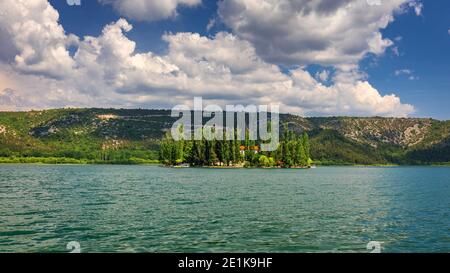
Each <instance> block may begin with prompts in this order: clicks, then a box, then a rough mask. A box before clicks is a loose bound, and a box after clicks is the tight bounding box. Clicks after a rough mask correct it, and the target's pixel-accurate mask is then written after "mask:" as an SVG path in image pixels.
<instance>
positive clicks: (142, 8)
mask: <svg viewBox="0 0 450 273" xmlns="http://www.w3.org/2000/svg"><path fill="white" fill-rule="evenodd" d="M99 1H100V3H103V4H110V5H112V6H113V7H114V9H115V10H117V11H118V12H119V13H120V14H121V15H123V16H126V17H127V18H130V19H134V20H138V21H156V20H161V19H167V18H170V17H174V16H176V14H177V8H178V7H179V6H188V7H193V6H196V5H199V4H200V3H201V0H99Z"/></svg>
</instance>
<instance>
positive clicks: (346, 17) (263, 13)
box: [218, 0, 422, 66]
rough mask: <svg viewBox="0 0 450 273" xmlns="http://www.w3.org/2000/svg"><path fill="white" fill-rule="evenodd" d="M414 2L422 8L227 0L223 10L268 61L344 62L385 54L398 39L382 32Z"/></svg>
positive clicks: (349, 0) (343, 1) (395, 1)
mask: <svg viewBox="0 0 450 273" xmlns="http://www.w3.org/2000/svg"><path fill="white" fill-rule="evenodd" d="M413 3H414V6H413V7H414V8H415V9H420V10H421V7H422V6H421V4H419V3H418V2H416V1H411V0H389V1H376V2H375V4H374V2H373V1H372V2H370V3H369V2H368V1H362V0H332V1H331V0H298V1H290V0H224V1H222V2H220V4H219V11H218V13H219V16H220V18H221V19H222V21H223V22H224V23H225V24H226V25H228V26H229V27H230V28H231V29H232V30H233V33H235V34H236V35H237V36H238V37H240V38H242V39H245V40H248V41H251V42H252V43H253V44H254V45H255V47H256V50H257V52H258V54H259V55H261V56H262V57H263V58H264V59H265V60H267V61H269V62H272V63H278V64H287V65H308V64H320V65H325V66H339V65H348V64H355V63H358V61H360V60H361V59H362V58H363V57H364V56H365V55H366V54H368V53H372V54H375V55H380V54H382V53H384V51H385V49H386V48H388V47H390V46H392V45H393V42H392V41H391V40H389V39H387V38H383V36H382V34H381V32H380V30H381V29H384V28H386V27H387V26H388V24H389V23H390V22H392V21H393V18H394V15H395V13H399V12H403V11H404V10H405V8H407V7H408V6H407V5H406V4H411V5H412V4H413ZM405 5H406V7H405Z"/></svg>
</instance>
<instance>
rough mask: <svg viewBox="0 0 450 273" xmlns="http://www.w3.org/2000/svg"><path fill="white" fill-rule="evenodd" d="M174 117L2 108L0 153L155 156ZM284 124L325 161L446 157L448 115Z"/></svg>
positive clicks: (285, 118) (287, 119) (287, 118)
mask: <svg viewBox="0 0 450 273" xmlns="http://www.w3.org/2000/svg"><path fill="white" fill-rule="evenodd" d="M175 120H176V119H174V118H171V117H170V112H169V111H166V110H125V109H59V110H46V111H31V112H14V113H13V112H3V113H0V157H11V156H41V157H46V156H56V157H69V158H93V159H95V158H101V157H103V156H104V153H105V151H112V152H110V153H112V154H113V156H118V157H120V158H125V157H137V158H143V159H156V157H157V150H158V140H159V139H160V138H161V137H162V135H163V134H164V132H165V131H166V130H168V129H169V128H170V127H171V125H172V124H173V122H174V121H175ZM281 123H282V124H286V125H287V126H288V128H289V129H290V130H294V131H297V132H302V131H307V132H308V133H309V135H310V136H311V143H312V155H313V157H314V159H315V160H317V161H319V162H322V163H324V164H326V163H330V164H336V163H339V164H341V163H342V164H387V163H398V164H425V163H443V162H449V161H450V145H449V144H450V122H447V121H437V120H433V119H416V118H410V119H407V118H380V117H373V118H352V117H326V118H325V117H324V118H302V117H299V116H294V115H282V116H281Z"/></svg>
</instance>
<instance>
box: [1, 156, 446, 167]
mask: <svg viewBox="0 0 450 273" xmlns="http://www.w3.org/2000/svg"><path fill="white" fill-rule="evenodd" d="M0 165H67V166H69V165H111V166H113V165H125V166H128V165H130V166H131V165H140V166H161V167H165V168H173V169H224V170H227V169H267V170H274V169H294V170H308V169H314V168H318V167H362V168H365V167H380V168H395V167H450V163H433V164H368V165H364V164H350V163H348V164H347V163H336V164H331V163H327V164H321V163H318V164H315V165H313V166H312V167H293V168H281V167H243V166H200V167H190V166H189V167H188V166H184V167H183V166H164V165H163V164H162V163H160V162H159V161H157V160H144V159H130V160H124V161H111V162H104V161H96V160H81V159H72V158H47V157H42V158H41V157H12V158H9V157H0Z"/></svg>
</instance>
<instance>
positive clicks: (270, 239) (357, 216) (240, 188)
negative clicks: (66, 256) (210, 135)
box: [0, 165, 450, 252]
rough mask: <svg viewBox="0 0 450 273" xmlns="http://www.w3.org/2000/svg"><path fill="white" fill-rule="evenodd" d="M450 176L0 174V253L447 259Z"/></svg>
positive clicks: (155, 171) (131, 169)
mask: <svg viewBox="0 0 450 273" xmlns="http://www.w3.org/2000/svg"><path fill="white" fill-rule="evenodd" d="M449 177H450V169H448V168H419V167H417V168H412V167H411V168H356V167H355V168H352V167H349V168H347V167H345V168H343V167H340V168H334V167H329V168H318V169H313V170H211V169H168V168H160V167H151V166H40V165H0V200H1V207H0V252H11V251H21V252H60V251H61V252H67V250H66V244H67V243H68V242H71V241H78V242H80V243H81V247H82V249H83V251H84V252H116V251H117V252H368V251H367V249H366V245H367V243H368V242H369V241H379V242H382V247H383V249H382V250H383V252H448V251H450V217H449V216H450V215H449V213H450V178H449Z"/></svg>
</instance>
